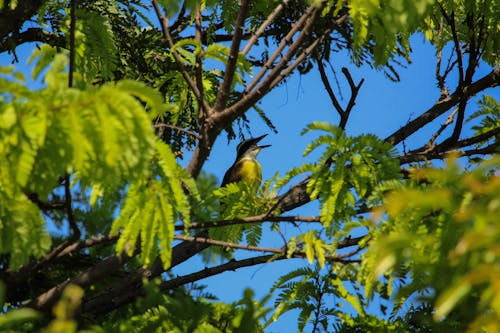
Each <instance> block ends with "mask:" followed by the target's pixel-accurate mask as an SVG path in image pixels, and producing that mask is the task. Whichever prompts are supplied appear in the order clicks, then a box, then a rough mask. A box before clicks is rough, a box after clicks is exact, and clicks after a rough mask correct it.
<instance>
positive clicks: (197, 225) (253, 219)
mask: <svg viewBox="0 0 500 333" xmlns="http://www.w3.org/2000/svg"><path fill="white" fill-rule="evenodd" d="M265 221H268V222H290V223H295V222H306V223H317V222H320V217H319V216H268V215H267V214H261V215H256V216H249V217H242V218H238V219H232V220H220V221H210V222H193V223H191V224H189V225H188V226H187V228H188V229H205V228H216V227H225V226H230V225H238V224H249V223H259V222H265ZM185 229H186V227H185V226H184V225H176V226H175V230H177V231H182V230H185Z"/></svg>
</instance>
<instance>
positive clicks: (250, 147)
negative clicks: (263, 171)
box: [236, 134, 271, 159]
mask: <svg viewBox="0 0 500 333" xmlns="http://www.w3.org/2000/svg"><path fill="white" fill-rule="evenodd" d="M266 135H267V134H264V135H261V136H259V137H256V138H250V139H248V140H245V141H242V142H241V143H240V144H239V145H238V147H237V148H236V151H237V153H238V155H237V157H236V159H239V158H242V157H245V156H248V157H250V158H255V157H257V154H258V153H259V152H260V151H261V149H263V148H267V147H271V145H262V146H258V145H257V144H258V143H259V141H260V140H262V139H263V138H264V137H265V136H266Z"/></svg>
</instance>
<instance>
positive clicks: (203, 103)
mask: <svg viewBox="0 0 500 333" xmlns="http://www.w3.org/2000/svg"><path fill="white" fill-rule="evenodd" d="M151 2H152V3H153V7H154V10H155V13H156V16H157V17H158V20H159V21H160V24H161V27H162V31H163V37H164V38H165V40H166V41H167V44H168V46H169V47H170V51H171V52H172V56H173V57H174V60H175V62H176V64H177V66H178V67H179V71H180V72H181V74H182V77H183V78H184V80H185V81H186V83H187V84H188V86H189V88H190V89H191V91H193V93H194V95H195V96H196V98H197V99H198V100H199V101H201V106H202V107H203V108H204V109H205V110H208V109H209V108H210V107H209V105H208V104H207V102H206V101H205V100H204V99H202V95H201V92H200V91H199V90H198V88H197V86H196V83H195V82H194V81H193V79H191V76H190V75H189V73H188V72H187V70H186V67H185V66H184V64H183V63H182V59H181V58H180V56H179V54H178V52H177V51H176V50H175V49H174V41H173V39H172V36H171V35H170V28H169V23H168V18H167V17H166V16H164V15H163V14H162V13H161V9H160V5H159V4H158V0H151Z"/></svg>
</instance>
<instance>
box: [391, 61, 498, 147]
mask: <svg viewBox="0 0 500 333" xmlns="http://www.w3.org/2000/svg"><path fill="white" fill-rule="evenodd" d="M498 85H500V66H497V67H495V68H494V69H493V70H492V71H491V72H490V73H489V74H487V75H485V76H484V77H482V78H481V79H479V80H477V81H476V82H473V83H471V84H470V85H468V86H465V87H464V88H463V91H455V92H454V93H453V94H451V95H450V96H448V97H446V98H443V99H441V100H439V101H438V102H436V104H434V105H433V106H432V107H431V108H430V109H429V110H427V111H426V112H424V113H423V114H421V115H420V116H419V117H418V118H416V119H414V120H412V121H410V122H409V123H408V124H406V125H405V126H403V127H402V128H400V129H399V130H397V131H395V132H394V133H393V134H391V135H390V136H388V137H387V138H386V139H385V141H387V142H389V143H390V144H392V145H397V144H398V143H400V142H401V141H403V140H404V139H406V138H407V137H409V136H410V135H412V134H413V133H415V132H416V131H418V130H419V129H420V128H422V127H423V126H425V125H426V124H428V123H430V122H432V121H433V120H434V119H436V118H437V117H439V116H440V115H442V114H443V113H445V112H446V111H448V110H449V109H451V108H452V107H453V106H455V105H457V104H458V103H459V102H460V101H461V100H462V98H470V97H472V96H474V95H476V94H477V93H479V92H481V91H483V90H485V89H488V88H493V87H496V86H498Z"/></svg>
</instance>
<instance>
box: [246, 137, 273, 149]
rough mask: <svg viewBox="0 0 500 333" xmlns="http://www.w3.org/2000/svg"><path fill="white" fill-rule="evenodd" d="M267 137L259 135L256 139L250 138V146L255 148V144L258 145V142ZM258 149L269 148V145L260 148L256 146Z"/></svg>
mask: <svg viewBox="0 0 500 333" xmlns="http://www.w3.org/2000/svg"><path fill="white" fill-rule="evenodd" d="M266 136H267V134H264V135H261V136H259V137H256V138H252V139H250V140H252V141H253V142H252V144H254V145H256V146H257V143H259V141H260V140H262V139H264V138H265V137H266ZM257 147H259V148H260V149H262V148H267V147H271V145H262V146H257Z"/></svg>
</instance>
